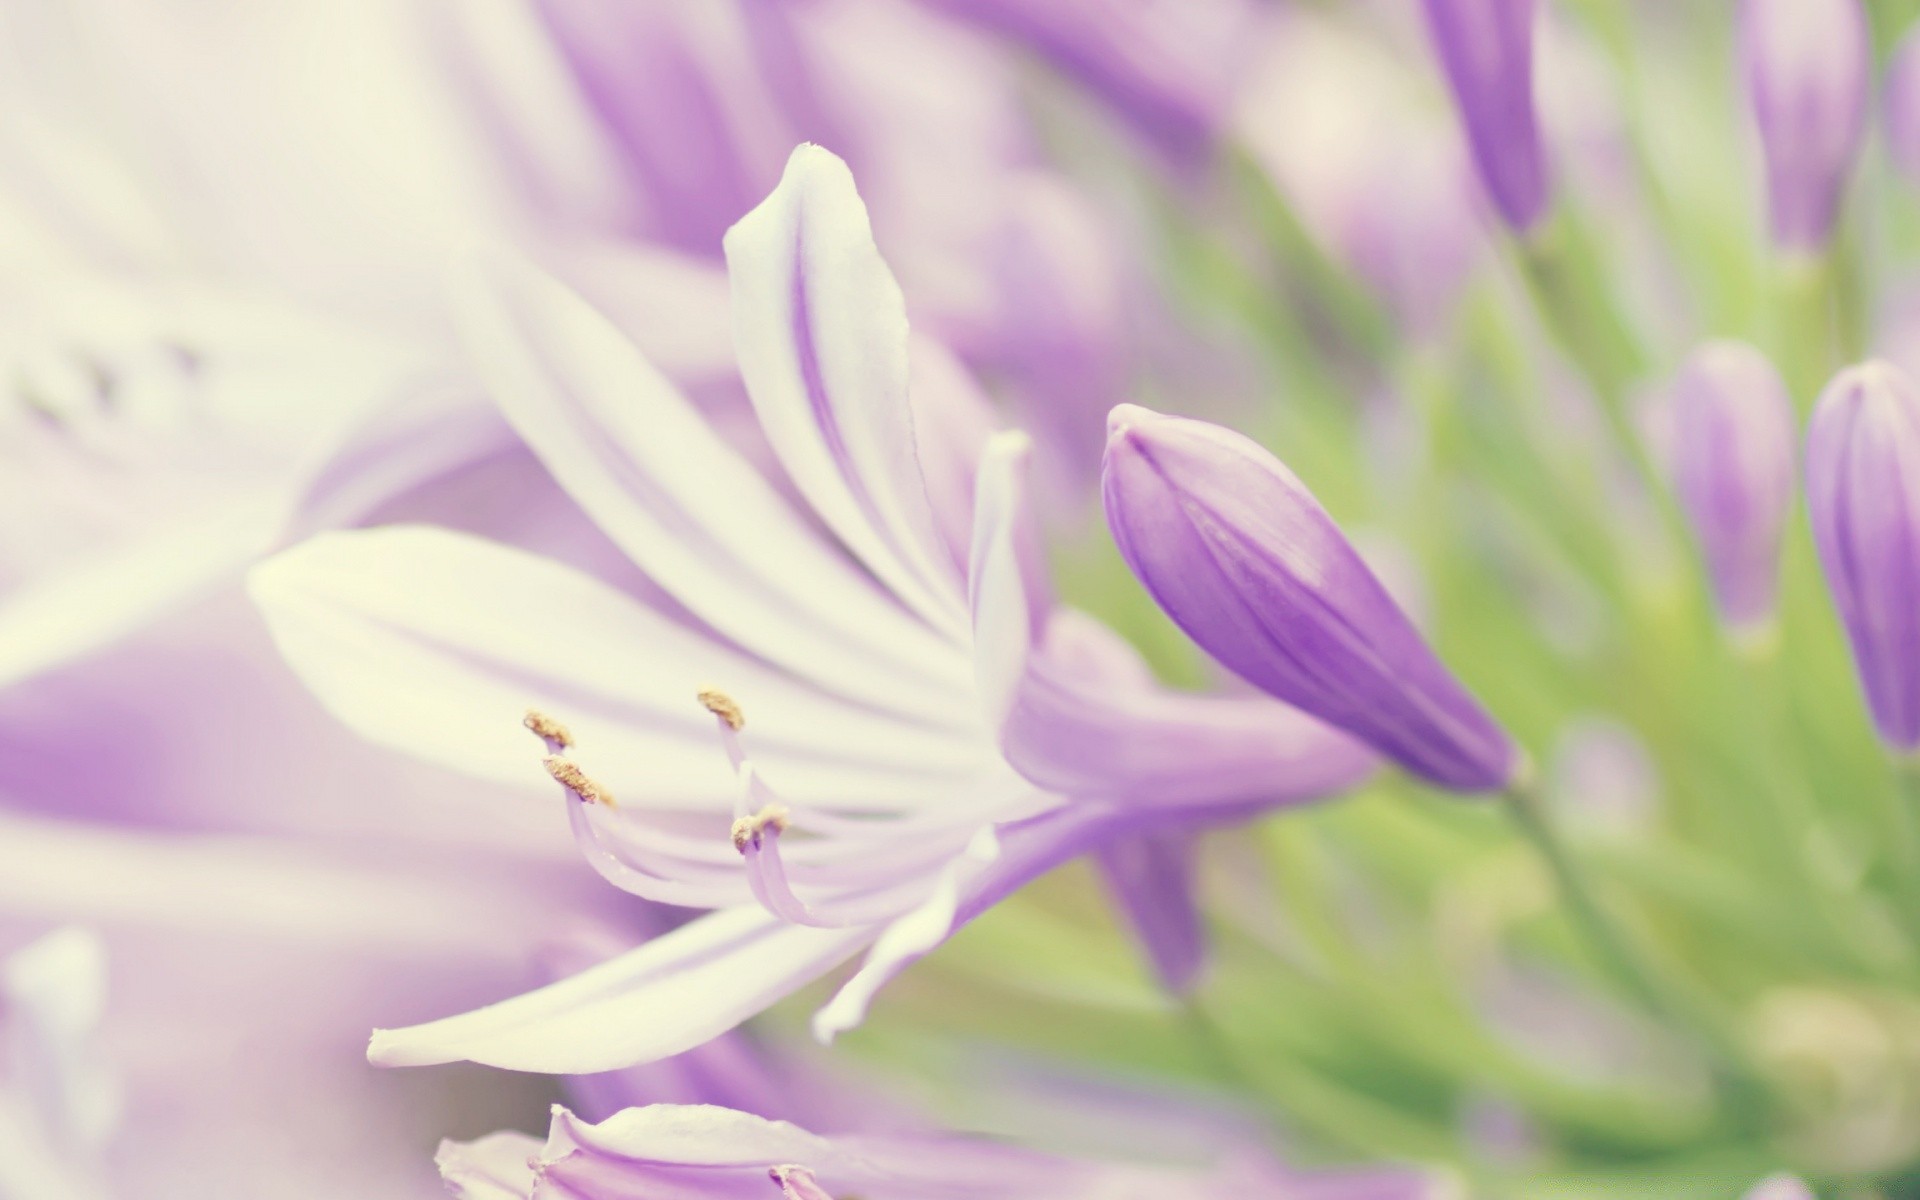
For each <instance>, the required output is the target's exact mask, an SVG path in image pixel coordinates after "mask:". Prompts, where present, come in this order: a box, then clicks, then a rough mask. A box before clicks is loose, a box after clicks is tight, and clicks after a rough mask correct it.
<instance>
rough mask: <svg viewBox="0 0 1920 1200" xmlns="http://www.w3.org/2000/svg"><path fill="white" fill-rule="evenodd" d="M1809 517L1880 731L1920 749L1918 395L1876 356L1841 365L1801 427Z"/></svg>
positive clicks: (1903, 747) (1891, 741) (1899, 746)
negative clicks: (1804, 429)
mask: <svg viewBox="0 0 1920 1200" xmlns="http://www.w3.org/2000/svg"><path fill="white" fill-rule="evenodd" d="M1806 472H1807V515H1808V517H1809V518H1810V519H1811V520H1812V523H1813V538H1814V544H1815V545H1816V546H1817V547H1818V548H1819V551H1820V565H1821V567H1822V568H1823V569H1824V570H1825V572H1826V577H1827V587H1828V589H1829V590H1830V591H1831V592H1832V593H1833V602H1834V607H1836V608H1837V609H1839V610H1840V620H1841V624H1842V625H1844V626H1845V628H1846V631H1847V640H1848V641H1849V642H1850V643H1851V644H1852V647H1853V659H1854V665H1855V667H1856V669H1857V670H1858V672H1859V676H1860V682H1861V686H1862V687H1863V688H1864V689H1865V691H1866V697H1867V707H1868V708H1869V709H1871V710H1872V712H1873V720H1874V724H1875V725H1876V726H1877V727H1878V728H1879V730H1880V736H1881V737H1882V738H1883V739H1884V740H1885V741H1886V743H1887V744H1888V745H1889V746H1892V747H1893V748H1894V749H1896V750H1900V751H1911V750H1914V749H1916V748H1920V392H1916V390H1915V387H1914V382H1913V380H1912V378H1911V377H1909V376H1908V375H1907V373H1906V372H1904V371H1902V370H1901V369H1900V368H1898V367H1895V366H1893V365H1892V364H1890V363H1886V362H1880V361H1874V362H1868V363H1864V364H1862V365H1860V366H1857V367H1850V368H1848V369H1847V370H1845V371H1842V372H1840V374H1838V375H1836V376H1835V377H1834V379H1833V382H1832V383H1830V384H1828V385H1827V389H1826V391H1825V392H1823V393H1821V396H1820V402H1819V404H1818V406H1817V407H1816V408H1815V409H1814V413H1813V420H1812V423H1811V424H1810V426H1809V427H1808V430H1807V464H1806Z"/></svg>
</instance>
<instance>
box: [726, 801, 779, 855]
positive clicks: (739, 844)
mask: <svg viewBox="0 0 1920 1200" xmlns="http://www.w3.org/2000/svg"><path fill="white" fill-rule="evenodd" d="M787 816H788V814H787V806H786V805H784V804H769V805H767V806H765V807H764V808H762V809H761V810H760V811H759V812H757V813H754V814H753V815H752V816H750V817H741V818H740V819H739V820H738V821H735V822H734V823H733V848H734V849H735V850H738V851H739V852H740V853H742V854H745V853H746V852H747V847H748V846H752V847H753V848H754V849H756V850H758V849H759V848H760V836H761V835H762V834H764V833H765V832H766V831H767V830H769V829H771V830H773V831H774V832H775V833H785V832H786V831H787Z"/></svg>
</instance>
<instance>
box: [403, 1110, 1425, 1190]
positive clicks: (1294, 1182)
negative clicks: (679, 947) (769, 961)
mask: <svg viewBox="0 0 1920 1200" xmlns="http://www.w3.org/2000/svg"><path fill="white" fill-rule="evenodd" d="M440 1170H441V1173H442V1175H443V1176H444V1177H445V1179H446V1181H447V1185H448V1187H449V1188H450V1189H451V1190H452V1192H453V1194H454V1195H455V1196H458V1197H460V1198H461V1200H561V1198H562V1197H567V1198H573V1197H579V1198H580V1200H621V1198H624V1197H633V1198H635V1200H638V1198H639V1197H643V1196H655V1195H669V1194H671V1195H676V1196H678V1195H695V1194H697V1195H700V1196H704V1197H712V1200H735V1198H738V1200H851V1198H852V1197H856V1196H857V1197H862V1198H863V1200H924V1198H927V1197H933V1196H939V1197H942V1198H945V1200H976V1198H977V1200H988V1198H989V1197H991V1198H992V1200H1213V1198H1215V1197H1222V1196H1234V1197H1242V1198H1244V1200H1282V1198H1285V1200H1438V1198H1439V1197H1440V1196H1442V1195H1443V1194H1444V1191H1443V1188H1442V1185H1440V1184H1439V1183H1438V1182H1437V1181H1436V1180H1434V1179H1433V1178H1431V1177H1429V1176H1426V1175H1424V1174H1422V1173H1419V1172H1416V1171H1405V1170H1396V1169H1391V1168H1382V1169H1371V1170H1360V1171H1325V1172H1303V1171H1292V1170H1288V1169H1285V1168H1283V1167H1281V1166H1279V1165H1278V1164H1276V1163H1273V1162H1272V1161H1271V1160H1269V1159H1266V1158H1265V1157H1264V1156H1260V1155H1254V1154H1248V1155H1246V1156H1245V1157H1244V1158H1242V1159H1241V1160H1239V1161H1233V1162H1229V1163H1227V1164H1224V1165H1221V1166H1216V1167H1202V1168H1194V1167H1186V1166H1161V1165H1138V1164H1128V1163H1119V1162H1106V1161H1098V1160H1092V1159H1080V1158H1067V1157H1061V1156H1055V1155H1048V1154H1041V1153H1036V1152H1033V1151H1030V1150H1025V1149H1022V1148H1019V1147H1015V1146H1009V1145H1005V1144H1001V1143H996V1142H988V1141H979V1140H972V1139H967V1138H962V1137H956V1136H953V1135H918V1136H904V1135H865V1136H840V1137H821V1136H818V1135H816V1134H813V1133H809V1132H808V1131H807V1130H805V1129H802V1128H800V1127H799V1126H796V1125H790V1124H787V1123H786V1122H783V1121H767V1120H763V1119H761V1118H759V1117H754V1116H749V1115H748V1114H745V1113H740V1112H733V1111H730V1110H728V1109H724V1108H714V1107H710V1106H678V1105H653V1106H650V1107H647V1108H633V1109H628V1110H627V1111H625V1112H622V1113H619V1114H617V1115H615V1116H613V1117H611V1118H609V1119H608V1120H605V1121H602V1122H600V1123H599V1124H597V1125H594V1124H588V1123H586V1122H584V1121H581V1120H580V1119H579V1118H577V1117H575V1116H574V1115H573V1114H572V1113H570V1112H568V1111H567V1110H565V1109H563V1108H556V1109H555V1110H554V1114H553V1125H552V1128H551V1130H550V1131H549V1133H548V1135H547V1140H546V1142H545V1144H544V1145H543V1144H541V1143H540V1142H538V1141H536V1140H535V1139H533V1138H531V1137H528V1136H526V1135H524V1134H517V1133H499V1134H494V1135H493V1136H491V1137H488V1138H483V1139H481V1140H480V1141H477V1142H470V1143H466V1144H464V1145H463V1144H455V1143H448V1144H446V1145H443V1146H442V1147H441V1150H440Z"/></svg>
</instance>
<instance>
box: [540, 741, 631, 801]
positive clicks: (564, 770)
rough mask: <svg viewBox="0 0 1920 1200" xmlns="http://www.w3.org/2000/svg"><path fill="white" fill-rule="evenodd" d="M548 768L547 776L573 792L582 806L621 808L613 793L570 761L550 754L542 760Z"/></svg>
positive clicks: (542, 763)
mask: <svg viewBox="0 0 1920 1200" xmlns="http://www.w3.org/2000/svg"><path fill="white" fill-rule="evenodd" d="M541 765H543V766H545V767H546V768H547V774H549V775H551V776H553V778H554V782H556V783H558V784H559V785H560V786H561V787H563V788H566V789H567V790H568V791H569V792H572V793H573V795H574V798H575V799H576V800H578V801H580V803H582V804H604V805H606V806H607V807H608V808H617V807H619V806H618V805H616V804H615V803H614V802H613V793H612V792H609V791H608V790H607V789H605V788H603V787H601V786H600V785H599V784H597V783H595V782H594V781H593V780H591V779H589V778H588V777H587V773H586V772H585V771H582V770H581V769H580V768H579V766H577V765H576V764H575V763H573V762H572V761H571V760H569V759H564V758H561V757H560V756H559V755H557V754H550V755H548V756H547V757H546V758H544V759H542V760H541Z"/></svg>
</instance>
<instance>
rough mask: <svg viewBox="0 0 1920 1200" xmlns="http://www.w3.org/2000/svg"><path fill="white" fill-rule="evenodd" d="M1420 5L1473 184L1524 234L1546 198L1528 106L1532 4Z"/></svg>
mask: <svg viewBox="0 0 1920 1200" xmlns="http://www.w3.org/2000/svg"><path fill="white" fill-rule="evenodd" d="M1424 3H1425V7H1426V11H1427V28H1428V30H1429V31H1430V32H1431V33H1432V34H1433V44H1434V49H1435V50H1436V51H1437V52H1438V53H1439V55H1440V65H1441V67H1442V68H1444V69H1445V71H1446V75H1447V84H1448V86H1449V87H1450V88H1451V89H1452V91H1453V99H1454V103H1455V104H1456V105H1457V106H1458V107H1459V109H1460V120H1461V123H1462V124H1464V125H1465V126H1466V130H1467V141H1468V143H1469V144H1470V145H1471V146H1472V147H1473V161H1474V165H1475V166H1476V167H1478V168H1479V171H1480V181H1481V183H1483V184H1484V185H1485V186H1486V189H1487V194H1488V195H1489V196H1490V197H1492V199H1493V204H1494V207H1495V208H1497V209H1498V210H1499V211H1500V216H1501V217H1502V218H1503V219H1504V220H1505V221H1506V223H1507V225H1508V226H1509V227H1511V228H1512V229H1513V230H1514V231H1515V232H1516V233H1525V232H1526V231H1528V230H1529V229H1532V228H1533V227H1534V225H1536V224H1538V223H1539V221H1540V218H1541V217H1543V216H1545V215H1546V211H1547V202H1548V198H1549V197H1548V188H1547V164H1546V152H1545V150H1544V149H1543V148H1542V146H1541V142H1540V126H1539V120H1538V117H1537V115H1536V113H1535V110H1534V101H1533V13H1534V7H1535V0H1424Z"/></svg>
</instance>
